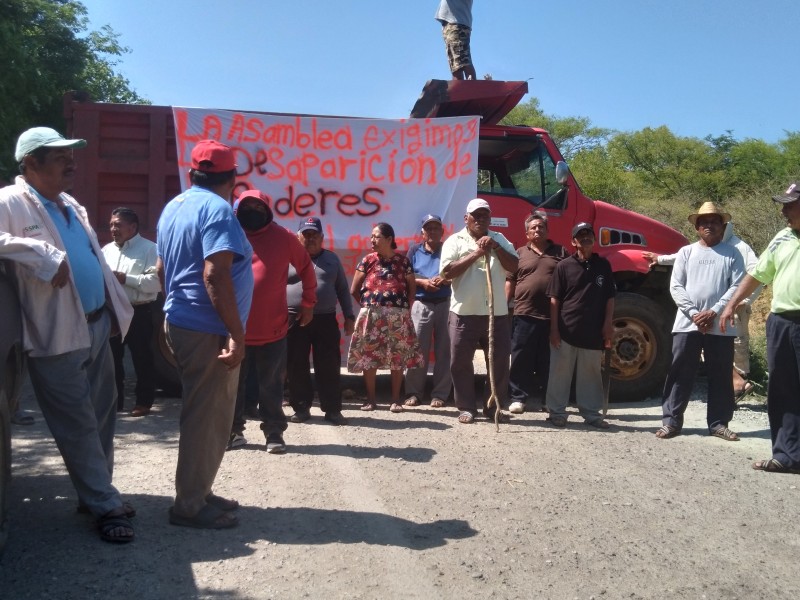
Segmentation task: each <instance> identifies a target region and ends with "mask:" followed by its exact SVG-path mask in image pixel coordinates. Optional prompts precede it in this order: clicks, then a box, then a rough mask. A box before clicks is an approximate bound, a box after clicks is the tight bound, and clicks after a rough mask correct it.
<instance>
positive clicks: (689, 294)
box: [656, 202, 745, 442]
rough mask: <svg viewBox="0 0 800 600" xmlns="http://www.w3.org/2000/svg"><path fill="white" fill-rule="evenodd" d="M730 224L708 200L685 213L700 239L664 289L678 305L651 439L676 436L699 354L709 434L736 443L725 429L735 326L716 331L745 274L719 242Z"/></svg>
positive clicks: (681, 255) (735, 255)
mask: <svg viewBox="0 0 800 600" xmlns="http://www.w3.org/2000/svg"><path fill="white" fill-rule="evenodd" d="M730 220H731V216H730V214H728V213H726V212H724V211H723V210H722V209H721V208H720V207H719V206H717V205H716V204H714V203H713V202H706V203H705V204H703V205H702V206H701V207H700V209H699V210H698V211H697V212H696V213H694V214H691V215H689V222H690V223H691V224H692V225H694V228H695V229H696V230H697V235H698V237H699V238H700V239H699V240H698V241H697V242H695V243H694V244H689V245H688V246H684V247H683V248H681V249H680V250H678V257H677V258H676V259H675V266H673V267H672V277H671V279H670V284H669V289H670V293H671V294H672V299H673V300H674V301H675V305H676V306H677V307H678V312H677V313H676V314H675V323H674V325H673V326H672V365H671V366H670V369H669V373H668V374H667V381H666V382H665V383H664V394H663V397H662V402H663V407H662V413H663V418H662V423H663V425H662V427H661V428H660V429H658V431H656V437H658V438H660V439H668V438H672V437H675V436H676V435H678V434H680V432H681V429H682V428H683V414H684V412H686V407H687V406H688V404H689V396H690V395H691V393H692V386H693V385H694V378H695V374H696V373H697V367H698V366H699V365H700V354H701V352H702V354H703V357H704V359H705V364H706V373H707V374H708V408H707V411H706V421H707V423H708V431H709V434H710V435H713V436H716V437H718V438H721V439H723V440H726V441H729V442H735V441H737V440H738V439H739V436H738V435H736V433H734V432H733V431H731V430H730V429H729V428H728V423H729V422H730V420H731V419H732V418H733V410H734V408H735V405H736V403H735V401H734V397H733V380H732V379H731V377H730V368H731V364H733V339H734V338H735V337H736V334H737V331H736V328H734V327H731V328H729V329H728V330H727V331H725V332H721V331H719V329H718V326H719V319H718V317H719V314H720V313H721V312H722V309H723V308H725V305H726V304H727V303H728V302H729V301H730V299H731V297H732V296H733V294H734V293H735V292H736V286H738V285H739V281H740V280H741V278H742V276H743V275H744V272H745V268H744V258H743V257H742V254H741V252H739V250H737V249H736V248H735V247H733V246H731V245H729V244H723V243H722V236H723V232H724V230H725V224H726V223H727V222H728V221H730Z"/></svg>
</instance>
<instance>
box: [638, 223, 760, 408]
mask: <svg viewBox="0 0 800 600" xmlns="http://www.w3.org/2000/svg"><path fill="white" fill-rule="evenodd" d="M722 241H723V242H725V243H726V244H730V245H731V246H733V247H735V248H736V249H737V250H738V251H739V252H741V253H742V257H743V258H744V264H745V268H746V269H747V270H748V271H751V270H752V269H753V268H754V267H755V266H756V263H757V262H758V255H757V254H756V253H755V252H754V251H753V249H752V248H751V247H750V244H748V243H747V242H745V241H744V240H743V239H742V238H740V237H739V236H737V235H736V234H735V233H733V221H728V223H727V224H726V225H725V233H724V234H723V235H722ZM642 256H643V257H644V258H645V259H647V261H648V262H649V263H650V266H651V267H654V266H656V265H672V264H674V263H675V258H676V257H677V256H678V255H677V254H662V255H660V256H659V255H657V254H654V253H653V252H642ZM761 289H762V288H761V286H759V287H758V288H756V289H755V290H754V291H753V293H752V294H751V295H750V296H749V297H748V298H745V300H744V301H743V302H740V303H739V305H738V306H737V307H736V318H737V320H738V321H737V323H738V326H737V328H736V329H737V331H738V333H739V335H737V336H736V339H734V341H733V396H734V399H735V400H736V401H737V402H738V401H739V400H741V399H742V398H744V397H745V396H746V395H747V394H749V393H750V392H752V391H753V388H754V387H755V386H754V385H753V383H752V382H751V381H749V380H748V375H749V374H750V314H751V313H752V312H753V308H752V307H753V303H754V302H755V301H756V298H758V295H759V294H760V293H761Z"/></svg>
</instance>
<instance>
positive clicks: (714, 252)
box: [669, 242, 745, 337]
mask: <svg viewBox="0 0 800 600" xmlns="http://www.w3.org/2000/svg"><path fill="white" fill-rule="evenodd" d="M744 273H745V269H744V258H742V254H741V252H739V251H738V250H737V249H736V248H734V247H733V246H731V245H729V244H725V243H722V242H720V243H719V244H717V245H716V246H713V247H711V248H709V247H707V246H703V245H701V244H700V242H695V243H694V244H689V245H688V246H684V247H683V248H681V249H680V250H678V254H677V256H676V258H675V265H674V266H673V267H672V278H671V279H670V282H669V291H670V294H672V299H673V300H675V304H676V305H677V307H678V313H677V314H676V315H675V324H674V325H673V326H672V332H673V333H688V332H691V331H697V326H696V325H695V324H694V323H693V322H692V317H693V316H694V315H696V314H697V313H699V312H702V311H704V310H713V311H714V312H715V313H717V318H716V319H715V320H714V326H713V327H712V328H711V331H709V332H708V333H709V334H711V335H727V336H734V337H735V336H736V335H738V333H737V331H736V327H730V326H729V327H727V328H726V329H725V333H722V332H721V331H720V330H719V314H720V313H721V312H722V309H723V308H724V307H725V305H726V304H727V303H728V300H730V299H731V297H732V296H733V293H734V292H735V291H736V287H737V286H738V285H739V282H740V281H741V279H742V277H743V276H744Z"/></svg>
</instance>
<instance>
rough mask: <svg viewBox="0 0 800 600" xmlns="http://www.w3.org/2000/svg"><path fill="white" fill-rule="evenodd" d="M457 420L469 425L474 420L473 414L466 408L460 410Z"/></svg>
mask: <svg viewBox="0 0 800 600" xmlns="http://www.w3.org/2000/svg"><path fill="white" fill-rule="evenodd" d="M458 422H459V423H464V424H465V425H469V424H470V423H474V422H475V415H473V414H472V413H471V412H469V411H468V410H463V411H461V414H459V415H458Z"/></svg>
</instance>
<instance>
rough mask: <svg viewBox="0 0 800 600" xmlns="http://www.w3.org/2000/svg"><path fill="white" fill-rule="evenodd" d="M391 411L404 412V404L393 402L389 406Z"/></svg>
mask: <svg viewBox="0 0 800 600" xmlns="http://www.w3.org/2000/svg"><path fill="white" fill-rule="evenodd" d="M389 411H390V412H393V413H401V412H403V405H402V404H398V403H397V402H393V403H392V405H391V406H390V407H389Z"/></svg>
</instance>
